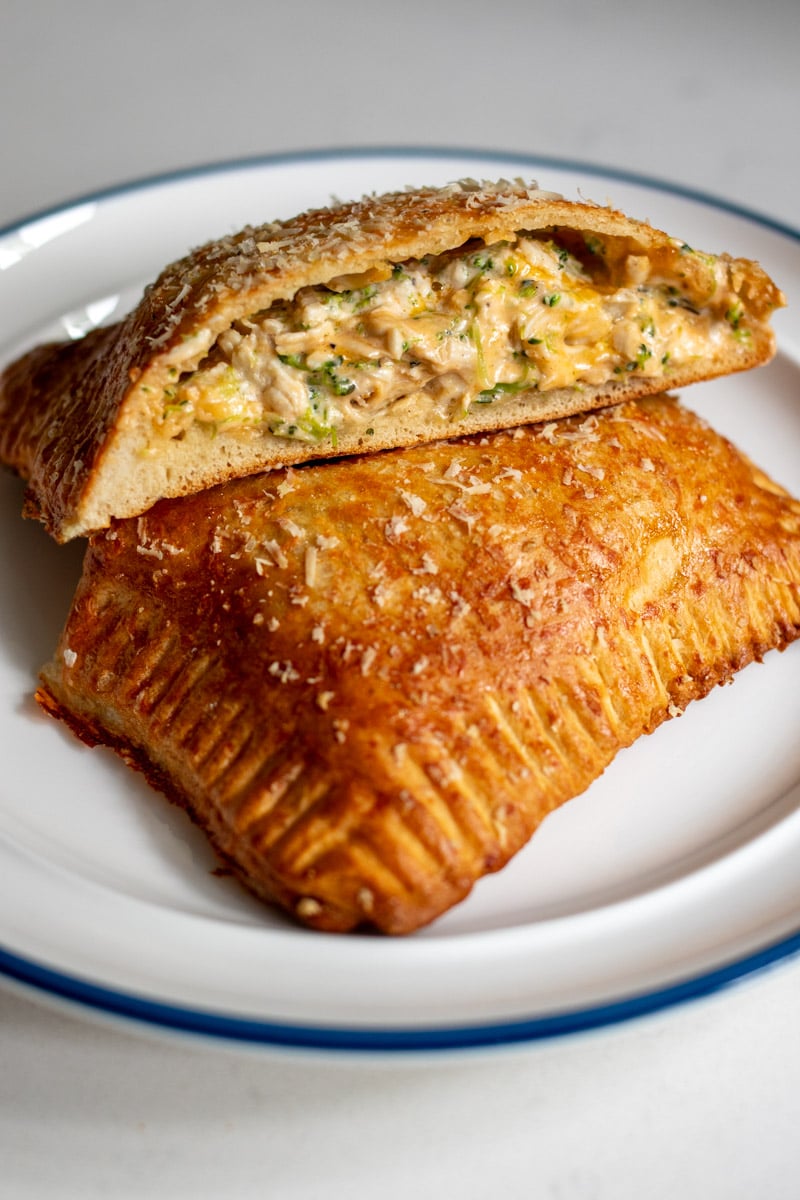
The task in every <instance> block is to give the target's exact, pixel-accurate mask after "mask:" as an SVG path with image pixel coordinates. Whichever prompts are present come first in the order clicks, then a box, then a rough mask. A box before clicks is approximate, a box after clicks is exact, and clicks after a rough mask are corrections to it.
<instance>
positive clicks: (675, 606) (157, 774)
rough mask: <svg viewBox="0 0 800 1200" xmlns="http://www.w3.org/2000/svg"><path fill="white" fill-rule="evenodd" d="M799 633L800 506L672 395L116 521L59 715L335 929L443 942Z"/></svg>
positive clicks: (245, 874)
mask: <svg viewBox="0 0 800 1200" xmlns="http://www.w3.org/2000/svg"><path fill="white" fill-rule="evenodd" d="M798 632H800V504H798V502H797V501H795V500H793V499H790V498H789V497H788V496H787V495H786V494H785V493H784V492H783V491H782V490H781V489H780V488H778V487H776V486H775V485H774V484H772V483H771V482H770V481H769V480H768V479H766V477H765V476H764V475H763V474H762V473H761V472H759V471H758V470H757V469H756V468H754V467H753V466H752V464H750V463H749V462H748V460H747V459H745V458H744V457H743V456H742V455H740V454H739V453H738V452H737V451H736V450H735V449H734V448H733V447H732V446H731V445H730V444H729V443H728V442H727V441H726V440H725V439H724V438H722V437H720V436H718V435H717V434H715V433H714V432H713V431H712V430H711V429H710V428H708V426H707V425H706V424H705V423H704V422H703V421H701V420H700V419H698V418H697V417H695V416H693V415H692V414H691V413H690V412H688V411H687V410H686V409H684V408H683V407H681V406H680V405H678V404H677V403H676V402H674V401H672V400H670V399H669V398H663V397H661V398H656V399H653V400H648V401H643V402H641V403H640V404H638V405H637V404H633V403H629V404H625V405H623V406H620V407H616V408H613V409H608V410H605V411H604V412H602V413H600V414H596V415H591V416H588V417H585V418H572V419H567V420H566V421H563V422H558V423H554V424H547V425H543V426H542V425H539V426H529V427H526V428H524V429H523V428H520V429H517V430H516V431H514V433H513V434H512V433H499V434H493V435H489V436H486V437H482V438H472V439H467V440H463V441H458V442H451V443H436V444H431V445H425V446H419V447H415V448H412V449H410V450H406V451H404V452H397V451H390V452H387V453H385V454H380V455H370V456H365V457H360V458H353V459H350V460H349V461H347V462H333V463H330V464H325V465H308V466H304V467H300V468H296V469H288V470H285V471H278V472H275V473H273V474H270V475H266V476H264V475H262V476H257V477H251V478H249V479H247V480H243V481H239V482H233V483H230V484H227V485H225V486H223V487H221V488H218V489H214V490H211V491H209V492H206V493H203V494H200V495H197V496H194V497H191V498H187V499H185V500H180V501H171V502H163V503H161V504H159V505H158V506H156V507H155V508H154V509H153V510H152V511H151V512H149V513H148V514H147V515H146V516H144V517H142V518H140V519H139V520H131V521H127V522H117V523H115V524H114V525H113V526H112V528H111V529H110V530H109V531H108V532H107V533H105V534H100V535H97V536H95V537H94V538H93V539H92V541H91V543H90V546H89V549H88V552H87V558H86V563H85V570H84V575H83V579H82V582H81V584H80V587H79V590H78V593H77V596H76V598H75V601H74V605H73V608H72V611H71V614H70V616H69V619H68V621H67V624H66V627H65V630H64V633H63V636H62V638H61V641H60V644H59V647H58V650H57V653H56V655H55V657H54V659H53V661H52V662H51V663H50V664H49V666H48V667H47V668H46V669H45V671H44V672H43V675H42V681H41V687H40V691H39V694H38V698H39V700H40V702H41V704H42V705H43V706H44V707H45V708H46V709H48V710H49V711H51V712H52V713H54V714H55V715H56V716H59V717H62V718H63V719H65V720H66V721H68V722H69V724H70V725H71V726H72V727H73V728H74V729H75V730H76V732H77V733H78V734H79V735H80V736H81V737H82V738H83V739H84V740H86V741H88V742H90V743H91V742H102V743H105V744H107V745H110V746H112V747H114V749H116V750H117V751H119V752H120V753H122V754H123V756H124V757H125V758H126V759H128V761H129V762H132V763H133V764H134V765H136V766H138V767H139V768H141V769H142V770H143V771H144V772H145V773H146V775H147V776H148V777H149V779H150V780H151V782H153V783H154V784H155V786H156V787H159V788H161V789H162V790H163V791H164V792H166V794H167V795H168V796H169V797H170V798H171V799H173V800H175V801H177V802H178V803H180V804H181V805H183V806H184V807H185V808H186V809H188V811H189V812H190V813H191V815H192V816H193V817H194V819H195V820H196V821H198V822H199V824H200V825H201V826H202V827H203V828H204V829H205V830H206V832H207V833H208V835H209V837H210V838H211V840H212V842H213V843H214V845H215V846H216V848H217V850H218V851H219V852H220V854H221V855H222V856H223V857H224V858H225V859H226V860H227V861H228V862H229V863H230V864H231V865H232V867H233V869H234V871H235V872H236V874H237V875H238V876H239V878H240V879H241V880H242V882H243V883H244V884H245V885H246V886H247V887H248V888H250V889H251V890H252V891H253V892H254V893H256V894H257V895H259V896H261V897H263V898H264V899H266V900H268V901H271V902H275V903H277V904H280V905H282V906H284V907H285V908H286V909H288V910H289V911H290V912H291V913H293V914H294V915H295V916H296V917H297V918H298V919H299V920H301V921H303V922H306V923H307V924H308V925H311V926H313V927H315V928H317V929H324V930H348V929H351V928H353V927H356V926H359V925H368V926H372V927H374V928H376V929H378V930H382V931H385V932H388V933H407V932H409V931H412V930H414V929H417V928H419V927H420V926H422V925H424V924H425V923H426V922H429V921H431V920H433V919H434V918H436V917H437V916H438V915H440V914H441V913H443V912H444V911H445V910H446V909H447V908H448V907H450V906H451V905H453V904H455V903H456V902H457V901H459V900H460V899H462V898H463V897H464V896H466V895H467V893H468V892H469V891H470V889H471V888H472V886H473V885H474V884H475V883H476V881H477V880H479V879H480V878H481V877H482V876H483V875H485V874H486V873H487V872H491V871H495V870H497V869H498V868H500V867H502V866H503V864H504V863H506V862H507V861H508V860H509V858H510V857H511V856H512V855H513V854H514V853H515V852H516V851H517V850H519V848H520V847H521V846H523V845H524V844H525V842H526V841H527V840H528V839H529V838H530V836H531V834H532V833H533V832H534V830H535V829H536V827H537V826H538V825H539V823H540V822H541V821H542V820H543V819H544V817H545V816H546V815H547V813H548V812H550V811H551V810H552V809H554V808H555V807H556V806H558V805H560V804H562V803H563V802H565V801H566V800H568V799H569V798H570V797H572V796H575V795H576V794H578V793H580V792H582V791H583V790H584V789H585V788H586V787H587V786H588V785H589V784H590V783H591V781H592V780H593V779H595V778H596V777H597V776H598V775H600V774H601V772H602V771H603V770H604V769H605V768H606V766H607V765H608V764H609V763H610V762H611V760H612V759H613V757H614V756H615V754H616V753H617V752H618V751H619V750H620V749H622V748H623V747H625V746H628V745H629V744H630V743H631V742H633V741H634V740H635V739H636V738H638V737H639V736H640V735H642V734H645V733H649V732H651V731H652V730H654V729H655V728H656V726H658V725H659V724H660V723H661V722H662V721H664V720H665V719H667V718H668V717H670V716H674V715H677V714H678V713H680V712H681V710H682V709H683V708H684V707H685V706H686V704H688V703H689V701H691V700H694V699H697V698H699V697H701V696H704V695H705V694H706V693H707V692H708V691H709V690H710V689H711V688H712V687H713V686H714V685H716V684H719V683H723V682H726V681H727V680H729V679H730V678H731V676H732V675H733V673H734V672H735V671H737V670H738V669H739V668H741V667H743V666H744V665H745V664H747V663H749V662H750V661H752V660H754V659H760V658H761V657H762V655H764V654H765V653H766V652H767V651H768V650H770V649H773V648H776V647H777V648H782V647H784V646H785V645H786V644H787V643H788V642H790V641H791V640H792V639H794V638H795V637H797V635H798Z"/></svg>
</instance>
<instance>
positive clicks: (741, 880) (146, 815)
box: [0, 150, 800, 1051]
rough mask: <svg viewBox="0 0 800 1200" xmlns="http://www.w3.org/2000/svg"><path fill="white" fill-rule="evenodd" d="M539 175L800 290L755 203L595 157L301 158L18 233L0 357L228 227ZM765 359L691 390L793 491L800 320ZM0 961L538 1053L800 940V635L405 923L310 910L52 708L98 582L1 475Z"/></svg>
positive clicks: (197, 1001) (301, 1025) (191, 1026)
mask: <svg viewBox="0 0 800 1200" xmlns="http://www.w3.org/2000/svg"><path fill="white" fill-rule="evenodd" d="M464 175H471V176H476V177H486V178H491V177H497V176H500V175H506V176H515V175H524V176H526V177H528V178H531V177H533V178H536V179H538V181H539V182H540V184H541V185H542V186H544V187H546V188H552V189H554V190H557V191H560V192H563V193H564V194H565V195H567V196H571V197H577V196H578V195H579V194H580V195H581V196H583V197H588V198H591V199H595V200H598V201H601V202H605V201H607V200H610V201H611V202H613V203H614V204H615V205H616V206H617V207H620V208H622V209H624V210H626V211H628V212H630V213H631V214H633V215H636V216H640V217H646V218H649V219H651V220H652V221H653V222H655V223H656V224H658V225H661V226H662V227H663V228H666V229H667V230H669V231H670V232H671V233H673V234H675V235H677V236H680V237H682V238H685V239H686V240H687V241H689V242H690V243H691V244H692V245H695V246H698V247H700V248H703V249H706V250H711V251H719V250H726V249H727V250H730V251H732V252H735V253H737V254H740V255H745V256H748V257H753V258H757V259H760V260H761V261H762V263H763V264H764V266H765V267H766V268H767V270H768V271H770V272H771V273H772V274H773V275H774V276H775V277H776V278H777V280H778V281H779V282H780V283H781V285H782V286H783V287H784V289H785V290H786V292H787V293H788V295H789V297H790V298H797V297H800V237H799V235H798V234H796V233H794V232H793V231H791V230H787V229H783V228H781V227H780V226H777V225H776V224H774V223H772V222H769V221H768V220H765V219H762V218H759V217H756V216H753V215H752V214H748V213H745V212H742V211H741V210H739V209H737V208H736V207H735V206H732V205H729V204H723V203H719V202H715V201H713V200H711V199H708V198H705V197H702V196H698V195H695V194H689V193H686V192H681V191H678V190H676V189H671V188H669V187H666V186H663V185H659V184H657V183H654V182H651V181H647V180H642V179H636V178H632V177H630V176H623V175H619V174H615V173H613V172H601V171H598V170H597V169H592V168H589V167H585V166H581V165H579V164H566V163H559V162H553V161H542V160H537V159H530V158H523V157H511V156H501V155H493V154H490V153H486V154H484V153H475V154H471V153H468V152H462V151H452V152H448V151H444V152H440V151H431V150H427V151H401V152H397V151H381V152H376V151H370V152H364V153H353V152H341V153H334V154H327V155H326V154H316V155H298V156H283V157H280V158H272V159H268V160H259V161H255V162H245V163H240V164H234V165H225V166H218V167H211V168H208V169H202V170H198V171H194V172H189V173H184V174H181V175H177V176H172V177H169V178H164V179H158V180H152V181H146V182H144V183H141V184H137V185H135V186H132V187H128V188H123V189H119V190H115V191H112V192H108V193H105V194H103V195H99V196H95V197H92V198H89V199H87V200H85V201H82V202H79V203H75V204H72V205H70V206H67V207H64V208H61V209H59V210H56V211H54V212H51V213H48V214H44V215H42V216H40V217H38V218H32V219H31V220H30V221H28V222H25V223H23V224H21V225H18V226H15V227H14V228H12V229H9V230H6V231H5V232H3V233H0V310H1V311H2V312H3V314H4V316H3V326H2V331H0V336H1V337H2V345H0V359H2V360H7V359H8V358H10V357H12V356H13V355H15V354H16V353H18V352H19V351H20V350H21V349H22V348H24V347H26V346H28V345H30V344H32V343H33V342H35V341H38V340H40V339H42V338H43V337H50V336H53V335H55V336H61V337H63V336H64V335H65V332H66V333H68V334H70V335H71V336H76V335H77V334H78V333H79V332H80V331H81V330H83V329H85V328H87V327H88V326H90V325H92V324H95V323H97V322H99V321H105V320H109V319H111V318H112V317H114V316H115V315H117V314H119V313H120V312H121V311H123V310H124V309H125V308H126V307H127V306H128V305H130V304H131V303H132V302H133V301H134V300H135V298H136V296H137V295H138V293H139V292H140V290H141V287H142V285H143V284H144V283H145V282H146V281H147V280H148V279H150V278H151V277H153V276H155V274H156V273H157V272H158V271H159V269H160V268H161V267H162V266H163V265H164V264H165V263H166V262H168V261H170V260H171V259H173V258H175V257H177V256H179V255H181V254H182V253H184V252H185V251H186V250H187V249H188V248H189V247H191V246H193V245H196V244H197V243H198V242H200V241H202V240H204V239H206V238H208V237H213V236H217V235H220V234H224V233H227V232H229V231H233V230H235V229H237V228H238V227H239V226H241V225H244V224H245V223H247V222H260V221H263V220H265V219H268V218H270V217H274V216H280V215H285V216H288V215H291V214H292V213H293V212H295V211H298V210H300V209H302V208H305V207H308V206H311V205H317V204H320V203H327V202H328V201H329V199H330V197H331V196H339V197H349V196H354V195H357V194H361V193H362V192H365V191H372V190H377V191H382V190H385V189H387V188H395V187H402V186H404V185H406V184H420V183H430V182H432V183H437V182H446V181H447V180H450V179H454V178H458V177H461V176H464ZM798 311H800V309H799V308H791V307H790V308H789V309H788V311H786V312H782V313H780V314H779V315H778V317H777V319H776V327H777V330H778V337H779V343H780V353H779V355H778V357H777V359H776V361H775V362H774V363H773V364H771V365H770V366H769V367H767V368H764V369H761V370H759V371H757V372H753V373H752V374H749V375H746V376H738V377H736V378H732V379H729V380H724V381H719V382H715V383H712V384H703V385H700V386H697V387H695V388H693V389H691V394H690V395H687V396H686V401H687V403H690V404H691V405H692V406H693V407H694V408H696V409H697V410H699V411H701V412H702V413H703V414H704V415H706V416H708V417H709V418H710V419H711V420H712V422H713V423H714V424H715V425H716V426H717V427H718V428H719V429H721V430H722V431H724V432H725V433H727V434H729V435H730V436H732V437H733V438H734V440H736V441H737V442H738V443H739V445H741V446H742V448H743V449H745V450H746V451H747V452H748V453H750V454H751V456H752V457H753V458H755V459H756V460H757V461H758V462H759V464H760V465H762V466H763V467H765V468H766V469H768V470H769V471H770V472H771V473H772V474H773V475H774V476H776V477H777V478H778V479H779V480H780V481H781V482H782V483H784V484H785V485H787V486H788V487H790V488H791V489H792V490H793V491H795V492H796V493H800V402H799V401H798V396H800V318H798ZM0 490H2V496H0V542H2V558H3V561H4V562H5V564H6V569H5V571H4V572H3V578H2V582H1V583H0V711H2V714H3V722H2V730H1V731H0V739H1V740H0V747H1V748H2V759H3V770H2V785H0V972H2V973H3V974H5V975H6V976H8V977H9V978H11V979H14V980H16V981H21V982H23V983H25V984H28V985H33V986H34V987H37V988H40V989H43V990H44V991H45V992H47V993H49V994H50V995H51V996H56V997H62V998H66V999H69V1000H71V1001H77V1002H80V1003H81V1004H83V1005H86V1006H89V1007H90V1008H93V1009H94V1010H99V1011H102V1012H103V1013H105V1014H109V1013H110V1014H117V1015H120V1016H123V1017H126V1018H132V1019H134V1020H136V1021H140V1022H145V1023H147V1024H149V1025H151V1026H158V1027H160V1028H166V1029H173V1030H183V1031H192V1032H194V1033H198V1034H202V1035H207V1036H209V1037H212V1038H217V1039H235V1040H238V1041H243V1042H249V1043H255V1044H267V1045H282V1046H305V1047H316V1048H333V1049H338V1050H373V1051H374V1050H385V1051H397V1050H408V1049H414V1050H432V1049H439V1048H451V1049H452V1048H459V1047H466V1046H475V1045H484V1046H486V1045H492V1044H499V1043H508V1042H514V1041H527V1040H533V1039H537V1038H543V1037H548V1036H553V1035H563V1034H566V1033H570V1032H572V1031H575V1030H579V1029H585V1028H589V1027H593V1026H599V1025H603V1024H606V1023H610V1022H613V1021H618V1020H623V1019H626V1018H628V1017H632V1016H635V1015H637V1014H640V1013H643V1012H648V1011H652V1010H655V1009H657V1008H661V1007H664V1006H666V1005H669V1004H673V1003H676V1002H678V1001H680V1000H683V999H687V998H689V997H692V996H697V995H701V994H704V993H707V992H709V991H712V990H714V989H716V988H718V987H721V986H722V985H723V984H725V983H727V982H729V981H731V980H733V979H737V978H741V977H742V976H743V975H746V974H749V973H751V972H753V971H755V970H757V969H759V968H761V967H763V966H764V965H766V964H768V963H771V962H775V961H777V960H779V959H783V958H786V957H787V956H789V955H791V954H794V953H795V952H796V951H797V950H798V949H800V872H798V870H797V863H798V861H800V737H798V728H797V726H798V719H797V713H798V696H800V645H795V646H794V647H793V648H791V649H790V650H788V651H787V652H786V653H785V654H783V655H778V654H773V655H771V656H770V657H769V659H768V661H767V662H766V663H765V664H763V665H756V666H752V667H749V668H748V669H747V670H745V671H744V672H742V674H741V675H740V676H739V677H738V679H737V680H736V683H735V685H734V686H733V687H730V688H725V689H720V690H718V691H717V692H715V693H714V694H713V695H712V696H710V697H708V699H706V700H704V701H703V703H702V704H698V705H694V706H691V707H690V709H689V710H688V711H687V712H686V714H685V715H684V716H683V717H682V718H680V720H676V721H672V722H670V723H669V724H667V725H666V726H663V727H662V728H661V729H659V730H658V732H657V733H656V734H654V735H653V736H652V737H651V738H647V739H644V740H642V741H640V742H639V743H637V744H636V745H635V746H634V747H632V748H631V749H630V750H628V751H626V752H625V753H623V754H622V755H620V756H619V757H618V759H617V760H616V762H615V763H613V764H612V766H611V767H610V768H609V770H608V771H607V773H606V775H605V776H604V777H603V778H602V779H601V780H599V781H598V782H597V783H596V784H594V785H593V786H592V787H591V788H590V790H589V791H588V792H587V793H585V794H584V795H583V796H581V797H580V798H578V799H577V800H574V801H573V802H572V803H571V804H569V805H567V806H566V807H565V808H563V809H561V810H560V811H559V812H557V813H555V814H554V815H553V816H552V817H550V818H548V820H547V821H546V822H545V825H544V827H543V828H542V829H541V831H540V832H539V833H538V834H537V835H536V837H535V838H534V839H533V841H532V842H531V843H530V845H529V846H528V847H527V848H526V849H525V850H524V851H523V852H522V853H520V854H519V855H518V856H517V858H516V859H515V860H514V861H513V862H512V863H511V864H510V865H509V866H508V867H507V868H506V870H505V871H503V872H501V873H500V874H499V875H497V876H493V877H491V878H488V879H485V880H483V881H482V882H481V883H480V884H479V885H478V887H477V888H476V889H475V891H474V893H473V895H472V896H471V897H470V898H469V899H468V900H467V901H466V902H465V903H463V904H462V905H460V906H459V907H458V908H456V909H455V910H453V911H452V912H451V913H449V914H448V915H447V916H445V917H444V918H443V919H441V920H440V921H438V922H437V923H436V924H434V925H433V926H432V927H431V928H430V929H428V930H425V931H424V932H422V933H420V934H418V935H416V936H414V937H410V938H407V939H404V940H387V939H380V938H376V937H367V936H355V937H352V936H351V937H336V936H330V935H327V936H326V935H322V934H315V933H312V932H308V931H305V930H301V929H297V928H295V927H293V926H292V925H290V924H289V923H288V921H286V920H285V919H284V918H283V917H282V916H281V915H280V914H278V913H274V912H272V911H271V910H269V909H265V908H263V907H262V906H260V905H258V904H257V903H256V902H255V901H253V900H251V899H250V898H249V897H248V896H246V895H245V894H243V893H242V892H241V891H240V890H239V889H238V888H237V887H236V885H234V884H233V883H232V882H231V881H230V880H228V879H225V878H221V877H219V876H217V875H215V874H214V873H213V870H214V866H215V861H214V858H213V856H212V854H211V852H210V851H209V849H208V847H207V845H206V843H205V841H204V839H203V837H202V836H201V835H200V834H199V833H198V832H197V831H196V830H195V829H194V828H193V827H192V826H191V825H190V824H189V822H188V820H187V819H186V818H185V817H184V816H183V814H182V813H181V812H179V811H178V810H175V809H173V808H171V807H170V806H169V805H167V804H166V803H165V802H163V801H162V799H161V798H160V797H158V796H157V795H156V794H155V793H153V792H151V791H149V789H148V788H147V787H146V786H145V785H144V784H142V782H141V781H140V780H139V778H138V777H137V776H135V775H133V774H132V773H130V772H129V771H128V770H127V769H126V768H124V767H123V766H122V765H121V764H120V763H119V762H118V761H117V760H116V759H115V758H114V757H113V756H112V755H111V754H110V753H107V752H106V751H103V750H91V751H90V750H87V749H86V748H84V747H83V746H81V745H80V744H78V743H77V742H76V741H75V740H74V739H72V738H71V737H70V736H69V735H68V734H66V733H65V732H64V731H63V730H62V729H61V728H60V727H59V726H57V725H56V724H55V723H53V722H52V721H50V720H49V719H48V718H45V717H43V716H41V715H39V714H38V713H37V711H36V709H35V706H34V704H33V702H32V700H31V698H30V697H31V693H32V690H33V688H34V685H35V675H36V671H37V668H38V667H39V665H40V664H41V663H42V662H43V661H44V660H45V659H46V658H47V657H49V655H50V653H51V651H52V648H53V646H54V645H55V641H56V637H57V634H58V631H59V628H60V625H61V622H62V621H63V619H64V617H65V615H66V611H67V607H68V604H69V600H70V596H71V592H72V589H73V587H74V584H75V582H76V580H77V577H78V573H79V570H80V556H81V547H80V546H68V547H66V548H61V547H58V546H56V545H55V544H54V543H52V542H50V540H49V539H48V538H47V536H46V535H45V534H44V533H43V532H42V531H41V529H40V528H39V527H38V526H37V525H35V524H33V523H31V522H23V521H21V520H20V519H19V509H20V504H21V496H22V487H21V485H20V484H19V482H18V481H17V480H15V479H12V478H10V477H8V476H6V475H3V476H2V478H0Z"/></svg>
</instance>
